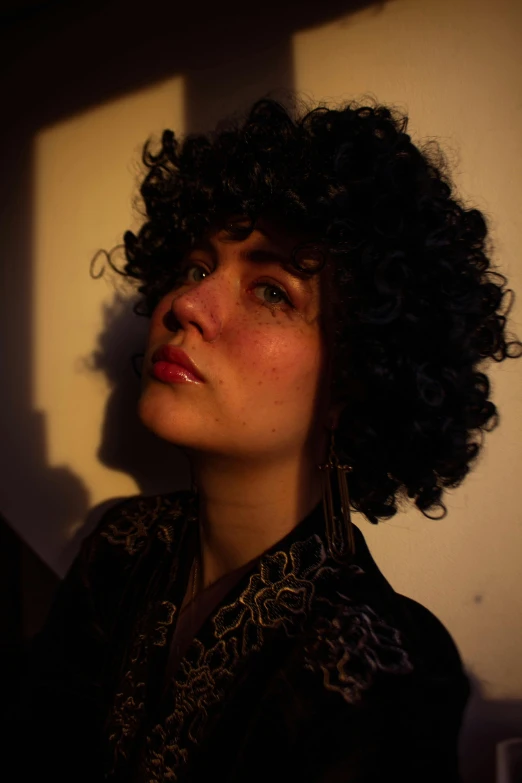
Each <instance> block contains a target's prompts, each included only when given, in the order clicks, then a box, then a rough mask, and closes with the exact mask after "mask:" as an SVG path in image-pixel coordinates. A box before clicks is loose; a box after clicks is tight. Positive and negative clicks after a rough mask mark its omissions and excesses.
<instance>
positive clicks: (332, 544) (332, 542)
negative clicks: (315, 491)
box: [318, 429, 355, 562]
mask: <svg viewBox="0 0 522 783" xmlns="http://www.w3.org/2000/svg"><path fill="white" fill-rule="evenodd" d="M318 467H319V470H320V471H321V479H322V486H323V511H324V518H325V523H326V539H327V543H328V550H329V553H330V555H331V557H332V558H333V559H334V560H336V561H337V562H344V560H345V558H346V555H347V553H350V554H351V555H354V554H355V537H354V533H353V525H352V519H351V516H350V496H349V493H348V482H347V479H346V474H347V473H351V472H352V470H353V467H352V466H351V465H345V464H341V463H340V462H339V459H338V457H337V455H336V453H335V450H334V430H333V429H332V430H331V438H330V450H329V454H328V460H327V462H325V463H324V464H320V465H318ZM334 472H335V473H336V474H337V483H338V486H339V497H340V500H341V509H340V514H339V513H336V512H335V509H334V493H333V487H332V481H333V473H334Z"/></svg>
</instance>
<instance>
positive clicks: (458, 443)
mask: <svg viewBox="0 0 522 783" xmlns="http://www.w3.org/2000/svg"><path fill="white" fill-rule="evenodd" d="M370 104H372V105H370ZM407 125H408V117H407V116H405V115H404V114H403V113H401V112H400V111H399V110H397V109H396V108H393V107H389V106H384V105H381V104H378V103H377V102H376V101H375V100H374V99H371V100H367V101H366V102H365V104H361V103H360V102H356V101H351V102H348V103H345V104H343V105H341V106H340V107H339V108H332V107H328V106H323V105H319V106H316V107H315V108H313V109H309V110H306V111H305V112H301V113H299V112H298V111H297V110H296V109H295V107H285V106H284V105H282V103H280V102H278V101H275V100H273V99H270V98H263V99H261V100H259V101H257V102H256V103H254V104H253V106H252V107H251V108H250V109H249V110H248V112H247V113H246V116H244V117H242V116H241V115H235V116H233V117H230V118H228V119H227V121H226V122H224V123H221V124H220V126H218V128H216V130H215V131H213V132H211V133H209V134H206V135H204V134H189V135H187V136H186V137H185V138H184V139H183V142H182V143H181V144H180V143H179V142H178V140H177V139H176V136H175V134H174V132H173V131H172V130H165V131H164V132H163V135H162V140H161V148H160V149H159V151H158V152H156V153H153V152H152V151H151V140H150V139H149V140H148V141H147V142H146V143H145V145H144V148H143V153H142V160H143V164H144V165H145V167H146V168H147V173H146V176H145V177H144V179H143V181H142V183H141V188H140V193H141V197H142V199H143V203H144V206H145V210H146V219H145V222H144V223H143V225H142V227H141V228H140V230H139V231H138V233H137V234H134V233H132V232H131V231H127V232H126V233H125V235H124V248H125V256H126V263H125V266H124V269H123V271H122V272H121V274H124V275H126V276H127V277H129V278H134V279H135V280H137V281H139V283H140V285H139V287H138V291H139V292H140V294H142V298H141V299H140V301H139V302H138V305H137V307H136V306H135V312H136V313H137V314H141V315H146V316H149V317H150V315H151V313H152V311H153V309H154V307H155V306H156V304H157V303H158V301H159V300H160V298H161V297H162V296H164V295H165V294H166V293H167V292H168V291H169V290H171V289H172V288H173V287H174V286H175V285H176V282H177V279H178V276H179V274H180V262H181V260H182V258H183V255H184V253H185V251H186V249H187V248H188V247H189V246H190V245H191V244H192V243H193V242H194V241H195V239H196V238H198V237H200V236H201V235H202V234H203V233H204V232H205V231H206V230H207V229H208V228H209V226H210V225H211V223H213V222H214V221H216V220H220V219H221V218H222V217H223V216H226V215H232V214H239V215H247V216H249V217H250V218H251V221H252V222H251V226H253V225H255V221H256V220H257V219H258V218H259V216H260V215H263V214H265V213H267V212H272V211H273V212H275V213H277V214H278V215H279V216H280V217H281V218H282V219H283V220H284V221H287V222H288V224H292V226H293V227H294V228H297V229H299V228H300V227H301V228H303V230H306V232H307V233H309V232H310V231H312V232H313V233H314V234H315V235H316V236H317V239H318V241H319V243H320V245H321V246H323V247H326V248H327V249H328V251H329V253H331V254H333V255H331V256H330V257H333V258H335V268H334V282H335V290H336V291H337V292H338V304H337V308H336V311H335V330H334V332H335V333H334V346H333V351H334V357H335V358H334V377H333V390H334V394H335V396H336V397H337V398H339V399H344V400H345V402H346V407H345V408H344V410H343V412H342V414H341V416H340V419H339V424H338V429H337V432H336V450H337V452H338V455H339V458H340V459H341V460H343V461H347V462H349V463H350V464H351V465H352V466H353V472H352V473H350V474H349V476H348V481H349V490H350V503H351V506H352V508H353V509H355V510H356V511H359V512H361V513H362V514H364V515H365V516H366V517H367V519H368V520H369V521H370V522H372V523H374V524H376V523H377V522H378V521H379V518H388V517H391V516H393V515H394V514H396V513H397V510H398V509H397V502H398V501H400V500H401V499H402V500H404V501H405V502H406V503H408V501H407V499H406V498H407V497H408V498H415V505H416V506H417V507H418V508H419V509H420V510H421V511H422V513H423V514H424V515H425V516H427V517H429V518H442V517H444V516H446V514H447V509H446V507H445V505H444V503H443V502H442V500H441V496H442V494H443V491H444V488H447V487H457V486H459V485H460V484H461V483H462V481H463V479H464V477H465V476H466V474H467V473H468V471H469V470H470V465H471V463H472V462H473V461H474V460H476V458H477V456H478V454H479V451H480V449H481V447H482V437H481V438H480V439H479V442H477V440H476V439H477V436H483V432H484V431H488V432H489V431H491V430H492V429H494V428H495V427H496V426H497V424H498V411H497V408H496V406H495V405H494V403H493V402H491V400H489V399H488V397H489V394H490V382H489V379H488V377H487V375H486V374H485V373H484V372H483V371H480V370H479V366H480V364H481V362H483V361H484V360H486V359H494V360H495V361H496V362H500V361H503V360H504V359H506V358H518V357H519V356H520V355H521V354H522V351H521V350H520V349H522V343H520V342H519V341H518V340H517V339H514V340H511V342H507V341H506V336H507V333H506V331H505V329H506V315H507V313H508V312H509V310H510V309H511V305H512V303H513V298H514V295H513V296H512V297H511V302H510V306H509V307H507V308H506V307H502V303H503V300H504V298H505V296H506V294H507V293H510V294H513V292H512V290H511V289H507V290H506V289H505V285H506V283H507V280H506V277H505V276H504V275H502V274H500V273H499V272H493V271H491V267H492V264H491V262H490V260H489V258H488V255H491V240H490V238H489V236H488V227H487V223H486V218H485V216H484V214H483V213H482V212H480V211H479V210H477V209H474V208H466V206H465V205H464V204H463V202H462V201H461V200H460V199H459V198H458V196H456V195H455V193H454V186H453V184H452V182H451V178H450V175H449V173H448V169H449V166H448V163H447V159H446V157H445V155H444V153H443V152H442V150H441V149H440V147H439V145H438V144H437V143H436V142H433V141H431V142H426V143H424V144H423V145H418V146H416V145H415V144H414V143H413V142H412V140H411V137H410V135H408V133H406V129H407ZM249 230H252V229H251V228H250V229H249ZM292 263H293V264H294V266H295V267H298V268H299V269H300V271H301V272H303V273H304V274H316V273H317V272H318V271H320V268H321V264H317V265H315V267H314V266H312V267H311V268H308V269H306V268H303V267H302V266H301V265H300V261H299V253H295V254H294V257H293V259H292ZM118 271H119V270H118ZM510 349H512V350H510ZM436 507H439V508H441V509H442V510H443V514H442V516H439V517H430V515H429V514H427V513H426V511H427V510H431V509H433V508H436Z"/></svg>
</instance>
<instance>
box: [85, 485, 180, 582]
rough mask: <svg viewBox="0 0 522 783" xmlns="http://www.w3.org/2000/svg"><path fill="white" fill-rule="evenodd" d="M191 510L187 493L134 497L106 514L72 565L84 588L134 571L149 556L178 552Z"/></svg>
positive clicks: (114, 505) (124, 499)
mask: <svg viewBox="0 0 522 783" xmlns="http://www.w3.org/2000/svg"><path fill="white" fill-rule="evenodd" d="M191 513H192V506H191V501H190V493H189V492H188V491H187V490H178V491H176V492H171V493H166V494H161V495H131V496H129V497H126V498H123V499H119V500H118V501H116V502H115V503H113V504H112V505H111V506H110V507H109V508H108V509H107V510H105V511H104V512H103V514H102V516H101V518H100V519H99V520H98V522H97V524H96V526H95V528H94V530H92V532H90V533H89V534H88V535H87V536H86V537H85V538H84V539H83V541H82V544H81V547H80V551H79V553H78V556H77V557H76V560H75V562H74V563H73V569H76V570H77V571H78V572H79V573H80V575H81V578H82V581H83V582H84V584H85V586H88V585H91V584H92V585H94V583H99V582H100V581H101V582H103V579H104V575H106V576H111V578H112V575H114V576H116V575H117V574H118V573H122V572H125V571H127V570H129V569H131V570H133V569H134V567H135V566H136V562H137V561H142V560H144V559H146V555H147V554H148V553H151V552H152V553H154V554H155V555H157V554H159V553H158V549H159V550H160V553H161V552H165V553H166V554H167V555H168V556H171V554H172V552H174V551H175V549H176V546H177V543H178V541H179V538H180V536H181V533H182V531H183V529H184V525H185V523H187V522H189V521H190V519H191Z"/></svg>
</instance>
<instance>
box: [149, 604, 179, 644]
mask: <svg viewBox="0 0 522 783" xmlns="http://www.w3.org/2000/svg"><path fill="white" fill-rule="evenodd" d="M158 610H159V613H160V617H159V618H158V620H157V624H156V628H155V629H154V635H153V636H152V644H155V645H156V647H163V646H164V645H165V644H166V641H167V631H168V629H169V626H170V625H172V623H173V621H174V616H175V614H176V607H175V605H174V604H173V603H171V602H170V601H161V603H160V604H159V607H158ZM161 615H164V618H165V619H161Z"/></svg>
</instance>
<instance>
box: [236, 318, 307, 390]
mask: <svg viewBox="0 0 522 783" xmlns="http://www.w3.org/2000/svg"><path fill="white" fill-rule="evenodd" d="M234 354H235V355H236V356H237V357H238V360H239V367H238V370H239V372H240V373H241V374H242V375H243V378H244V379H247V378H250V383H248V387H249V389H250V391H251V392H255V391H256V390H258V392H259V394H258V396H259V397H261V398H262V397H263V396H266V397H267V398H270V397H272V396H274V395H276V396H277V395H280V396H281V395H284V394H285V392H287V393H288V394H292V396H293V397H294V399H295V395H296V393H298V394H299V393H301V395H300V396H302V398H303V399H306V398H307V397H309V396H310V394H313V392H314V391H315V388H316V386H317V383H318V381H319V380H320V376H321V370H322V343H321V340H320V338H319V336H318V335H317V334H316V333H307V332H306V331H305V330H303V331H300V330H299V331H296V332H293V333H291V332H289V331H283V332H282V333H280V334H278V335H274V334H271V333H270V332H268V333H266V332H263V331H261V330H260V331H258V332H252V333H250V334H248V333H245V332H243V333H238V335H237V338H236V341H235V346H234ZM285 401H286V400H285Z"/></svg>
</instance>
